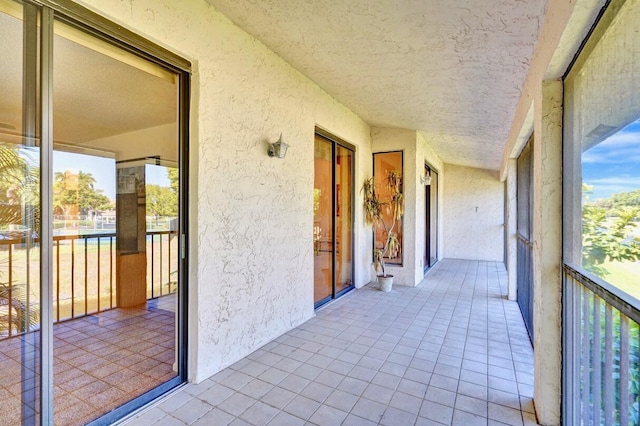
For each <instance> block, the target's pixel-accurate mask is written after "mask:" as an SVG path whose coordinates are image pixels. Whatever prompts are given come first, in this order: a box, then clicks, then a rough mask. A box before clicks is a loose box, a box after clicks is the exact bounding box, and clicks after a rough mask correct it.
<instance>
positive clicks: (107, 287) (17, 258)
mask: <svg viewBox="0 0 640 426" xmlns="http://www.w3.org/2000/svg"><path fill="white" fill-rule="evenodd" d="M169 246H170V247H171V249H170V250H169ZM112 250H113V251H112ZM169 251H170V252H171V253H170V254H171V256H170V258H169ZM113 252H115V244H113V246H110V244H109V240H108V239H102V240H101V243H100V244H99V245H98V244H97V240H95V239H94V240H89V241H88V244H87V245H86V248H85V244H84V240H74V244H73V246H72V244H71V241H69V240H67V241H60V244H59V245H58V244H54V246H53V295H54V301H53V303H54V320H55V321H58V320H64V319H68V318H72V317H77V316H82V315H85V314H91V313H94V312H97V311H99V310H105V309H109V308H110V307H115V301H116V296H115V290H116V270H115V255H114V254H113ZM152 252H153V259H154V261H153V264H152V261H151V255H152ZM160 259H162V260H161V261H160ZM161 263H162V265H161ZM177 265H178V238H176V237H175V236H174V237H173V238H171V240H169V239H168V238H167V236H163V237H162V244H160V242H159V240H158V238H157V237H156V239H155V242H154V244H153V249H152V245H151V243H150V242H149V240H147V296H148V297H149V298H150V297H151V295H152V293H151V283H152V282H153V295H154V296H159V295H160V291H162V293H163V294H166V293H169V292H173V291H175V290H176V286H175V283H174V281H175V280H176V276H175V273H174V271H176V270H177V269H178V266H177ZM161 266H162V268H161ZM39 269H40V250H39V247H38V246H37V245H36V246H35V247H32V248H31V249H30V250H27V249H26V248H24V247H23V245H22V244H12V245H11V246H9V245H7V244H4V245H0V282H5V283H6V282H8V281H9V278H11V282H12V283H13V284H14V285H24V284H26V283H29V286H28V292H29V298H30V305H32V306H37V304H38V303H39V294H40V289H39V287H40V285H39ZM10 272H11V273H10ZM8 314H9V312H8V308H7V307H6V306H4V307H3V306H0V336H1V335H2V334H3V332H6V326H5V327H2V325H3V324H2V322H3V321H1V319H2V317H6V316H7V315H8ZM13 315H14V316H15V313H14V314H13ZM12 321H14V320H12ZM5 322H6V321H5Z"/></svg>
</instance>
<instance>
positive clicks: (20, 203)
mask: <svg viewBox="0 0 640 426" xmlns="http://www.w3.org/2000/svg"><path fill="white" fill-rule="evenodd" d="M0 176H1V178H0V228H6V227H8V226H9V225H21V226H22V225H27V235H28V238H30V237H31V236H32V232H33V231H34V230H36V231H38V230H39V229H40V208H39V185H40V179H39V171H38V168H37V167H34V166H32V165H30V164H29V162H28V161H27V160H26V159H25V158H24V157H23V156H21V153H20V151H19V150H18V147H17V146H15V145H9V144H2V143H0ZM4 236H5V237H8V238H9V239H16V240H17V239H21V238H22V237H23V236H24V233H23V231H15V233H12V232H6V233H4ZM5 262H7V259H0V263H5ZM0 278H2V276H1V275H0ZM28 291H29V287H28V283H22V284H14V283H13V282H0V305H4V306H6V308H4V310H5V311H6V315H5V316H3V317H0V327H1V328H0V333H2V334H4V332H10V331H11V330H9V327H12V328H13V327H15V328H16V330H17V331H18V332H25V331H27V330H29V329H30V328H31V327H32V326H35V325H37V323H38V316H39V313H38V311H37V309H34V308H33V307H32V306H30V305H29V303H28V299H29V298H28ZM9 306H10V307H11V309H9Z"/></svg>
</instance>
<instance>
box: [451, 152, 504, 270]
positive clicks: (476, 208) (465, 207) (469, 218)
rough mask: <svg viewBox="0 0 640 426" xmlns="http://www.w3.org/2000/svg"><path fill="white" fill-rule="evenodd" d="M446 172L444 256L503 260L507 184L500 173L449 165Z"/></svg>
mask: <svg viewBox="0 0 640 426" xmlns="http://www.w3.org/2000/svg"><path fill="white" fill-rule="evenodd" d="M445 175H446V182H445V184H444V199H445V200H446V204H445V206H444V256H445V257H447V258H453V259H475V260H491V261H501V260H502V259H503V257H504V251H503V246H504V234H503V230H504V227H503V225H504V210H503V209H504V184H503V182H500V180H498V173H497V172H494V171H491V170H484V169H473V168H469V167H461V166H454V165H450V164H447V165H445Z"/></svg>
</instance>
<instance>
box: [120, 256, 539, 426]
mask: <svg viewBox="0 0 640 426" xmlns="http://www.w3.org/2000/svg"><path fill="white" fill-rule="evenodd" d="M505 294H506V273H505V270H504V267H503V265H502V264H501V263H497V262H476V261H463V260H443V261H441V262H439V263H438V264H437V265H436V266H435V267H434V268H433V269H432V270H431V271H430V272H429V274H428V275H427V278H426V279H425V280H424V281H423V282H422V283H421V284H420V285H419V286H418V287H417V288H407V287H399V286H395V287H394V289H393V291H392V292H391V293H383V292H381V291H379V290H377V288H376V287H375V286H373V285H369V286H366V287H365V288H363V289H361V290H358V291H353V292H351V293H349V294H348V295H346V296H345V297H343V298H341V299H339V300H337V301H335V302H334V303H331V304H330V305H328V306H326V307H324V308H323V309H321V310H319V311H318V312H317V315H316V317H315V318H313V319H311V320H310V321H308V322H306V323H305V324H304V325H302V326H300V327H298V328H296V329H294V330H291V331H290V332H288V333H286V334H284V335H283V336H281V337H279V338H277V339H276V340H275V341H273V342H271V343H269V344H267V345H265V346H264V347H262V348H261V349H258V350H257V351H255V352H254V353H252V354H251V355H249V356H248V357H246V358H244V359H242V360H241V361H239V362H237V363H236V364H234V365H232V366H231V367H229V368H227V369H225V370H223V371H221V372H219V373H218V374H216V375H215V376H213V377H212V378H210V379H208V380H205V381H203V382H202V383H199V384H197V385H193V384H190V385H187V386H185V387H183V388H181V389H180V390H178V391H177V392H174V393H173V394H171V395H169V396H168V397H166V398H164V399H163V400H161V401H159V402H157V403H156V404H155V405H153V406H151V407H149V408H147V409H145V410H144V411H142V412H141V413H139V414H138V415H137V416H135V417H133V418H131V419H129V420H127V421H126V422H125V423H127V424H128V425H130V426H134V425H144V426H147V425H152V424H153V425H156V426H161V425H186V424H193V425H227V424H232V425H264V424H269V425H313V424H315V425H322V426H326V425H341V424H342V425H375V424H382V425H393V426H397V425H413V424H416V425H439V424H454V425H464V426H473V425H502V424H508V425H533V424H536V422H535V414H534V409H533V403H532V400H531V397H532V393H533V388H532V384H533V367H532V365H533V352H532V349H531V345H530V343H529V339H528V336H527V332H526V330H525V328H524V325H523V322H522V317H521V316H520V311H519V309H518V306H517V305H516V303H515V302H509V301H507V300H506V299H505V297H504V295H505Z"/></svg>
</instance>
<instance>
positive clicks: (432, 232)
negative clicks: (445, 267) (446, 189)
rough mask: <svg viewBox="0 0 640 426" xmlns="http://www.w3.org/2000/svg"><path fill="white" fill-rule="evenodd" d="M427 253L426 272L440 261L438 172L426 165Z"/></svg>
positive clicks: (424, 259) (425, 260) (424, 260)
mask: <svg viewBox="0 0 640 426" xmlns="http://www.w3.org/2000/svg"><path fill="white" fill-rule="evenodd" d="M424 173H425V177H426V179H427V181H426V185H425V230H426V238H425V251H424V258H423V265H424V272H425V273H426V272H427V270H428V269H429V268H431V267H432V266H433V265H435V264H436V262H437V261H438V172H436V171H435V170H434V169H432V168H431V167H429V166H427V165H425V166H424Z"/></svg>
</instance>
